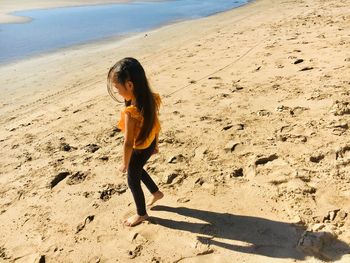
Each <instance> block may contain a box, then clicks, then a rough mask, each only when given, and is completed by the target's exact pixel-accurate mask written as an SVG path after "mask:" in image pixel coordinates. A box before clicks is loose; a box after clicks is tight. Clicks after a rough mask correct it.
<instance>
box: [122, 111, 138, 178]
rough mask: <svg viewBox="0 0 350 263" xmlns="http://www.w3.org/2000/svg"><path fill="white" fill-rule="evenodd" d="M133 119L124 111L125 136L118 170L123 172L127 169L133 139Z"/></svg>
mask: <svg viewBox="0 0 350 263" xmlns="http://www.w3.org/2000/svg"><path fill="white" fill-rule="evenodd" d="M134 131H135V119H133V118H131V116H130V114H129V113H125V138H124V146H123V152H124V155H123V164H122V166H121V168H120V170H121V171H122V172H123V173H125V172H126V171H127V170H128V167H129V162H130V157H131V153H132V149H133V146H134V141H135V132H134Z"/></svg>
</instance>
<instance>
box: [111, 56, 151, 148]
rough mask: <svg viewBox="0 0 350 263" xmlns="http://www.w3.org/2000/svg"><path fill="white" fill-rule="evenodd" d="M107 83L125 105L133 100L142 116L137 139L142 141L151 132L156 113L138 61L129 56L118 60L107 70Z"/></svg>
mask: <svg viewBox="0 0 350 263" xmlns="http://www.w3.org/2000/svg"><path fill="white" fill-rule="evenodd" d="M107 85H108V88H109V89H114V90H117V91H118V93H119V94H120V95H121V96H122V97H123V98H124V101H125V105H126V106H130V105H131V102H132V101H133V102H135V104H136V105H135V106H136V107H137V108H138V110H139V111H140V112H141V114H142V115H143V118H144V121H143V126H142V128H141V131H140V134H139V136H138V138H137V140H138V141H141V142H142V141H144V140H145V139H146V138H147V136H148V135H149V133H150V132H151V130H152V127H153V124H154V122H155V119H156V117H157V115H156V105H155V100H154V96H153V93H152V91H151V88H150V87H149V84H148V81H147V78H146V74H145V71H144V69H143V67H142V66H141V64H140V62H138V61H137V60H136V59H134V58H129V57H128V58H123V59H122V60H119V61H118V62H117V63H116V64H115V65H114V66H113V67H112V68H111V69H110V70H109V72H108V76H107Z"/></svg>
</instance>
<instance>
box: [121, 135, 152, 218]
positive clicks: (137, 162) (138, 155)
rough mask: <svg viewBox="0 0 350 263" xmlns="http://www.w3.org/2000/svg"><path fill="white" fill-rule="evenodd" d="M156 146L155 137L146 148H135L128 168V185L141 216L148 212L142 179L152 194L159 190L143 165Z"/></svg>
mask: <svg viewBox="0 0 350 263" xmlns="http://www.w3.org/2000/svg"><path fill="white" fill-rule="evenodd" d="M155 146H156V139H154V141H153V142H152V143H151V145H150V146H149V147H148V148H146V149H142V150H138V149H134V150H133V151H132V154H131V157H130V162H129V168H128V185H129V188H130V190H131V192H132V195H133V197H134V200H135V203H136V208H137V214H138V215H139V216H144V215H145V214H146V204H145V196H144V194H143V191H142V188H141V181H140V180H142V182H143V183H144V184H145V185H146V187H147V188H148V190H149V191H150V192H151V193H152V194H153V193H155V192H157V191H158V186H157V185H156V184H155V182H154V181H153V180H152V178H151V177H150V176H149V174H148V173H147V172H146V171H145V170H144V169H143V166H144V165H145V164H146V162H147V160H148V159H149V158H150V157H151V155H152V153H153V151H154V148H155Z"/></svg>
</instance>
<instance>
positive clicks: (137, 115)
mask: <svg viewBox="0 0 350 263" xmlns="http://www.w3.org/2000/svg"><path fill="white" fill-rule="evenodd" d="M153 95H154V99H155V102H156V108H157V113H158V111H159V107H160V104H161V99H160V96H159V94H157V93H153ZM126 113H129V115H130V117H131V118H133V119H135V120H136V125H135V131H134V134H135V141H134V146H133V148H134V149H146V148H148V147H149V146H150V145H151V143H152V142H153V140H154V139H155V138H158V135H159V132H160V123H159V119H158V116H157V115H158V114H157V115H156V118H155V121H154V125H153V128H152V130H151V132H150V134H149V135H148V137H147V138H146V139H145V140H144V141H143V142H141V143H140V142H137V143H136V138H137V137H138V135H139V133H140V131H141V127H142V125H143V116H142V114H141V112H140V111H139V110H138V109H137V107H136V106H135V105H130V106H127V107H125V108H124V110H122V112H121V114H120V120H119V122H118V128H119V129H120V130H121V131H122V132H125V114H126Z"/></svg>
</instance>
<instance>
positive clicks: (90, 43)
mask: <svg viewBox="0 0 350 263" xmlns="http://www.w3.org/2000/svg"><path fill="white" fill-rule="evenodd" d="M146 1H147V0H146ZM149 1H150V2H154V1H156V0H149ZM255 1H256V0H249V1H248V3H246V4H242V5H241V6H239V7H234V8H231V9H228V10H224V11H221V12H216V13H213V14H211V15H209V16H204V17H200V18H192V19H191V18H187V19H180V20H176V21H170V22H166V23H164V24H161V25H159V26H157V27H155V28H153V29H150V30H145V31H142V32H139V33H126V34H124V35H122V36H121V35H119V36H118V35H116V36H110V37H105V38H101V39H98V40H91V41H87V42H85V43H81V44H75V45H74V44H73V45H70V46H67V47H63V48H58V49H55V50H51V51H43V52H41V53H39V54H36V55H32V56H29V57H26V58H20V59H17V60H13V61H9V62H3V63H0V68H1V67H2V66H7V65H11V64H15V63H19V62H21V61H25V60H28V59H33V58H36V57H42V56H45V55H49V54H52V53H57V52H65V51H69V49H77V48H83V47H86V46H88V45H99V44H101V45H103V44H105V43H108V42H112V41H115V40H122V39H125V38H129V37H132V36H141V35H142V34H145V33H146V34H147V32H153V31H154V30H157V29H161V28H163V27H167V26H171V25H174V24H177V23H182V22H185V21H193V20H198V19H202V18H206V17H210V16H216V15H219V14H222V13H225V12H230V11H232V10H234V9H237V8H242V7H244V6H248V5H250V4H252V3H254V2H255ZM126 2H132V0H130V1H123V0H122V1H120V2H116V3H101V4H92V6H94V5H105V4H117V3H126ZM80 6H90V5H89V4H83V5H80ZM65 7H67V6H59V7H49V8H47V9H52V8H65ZM69 7H75V6H69ZM37 9H46V8H42V7H38V8H37ZM21 11H23V10H21ZM26 19H27V20H26V21H25V22H23V23H27V22H30V21H31V20H32V18H31V17H27V18H26ZM0 21H1V13H0ZM0 24H1V22H0Z"/></svg>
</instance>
